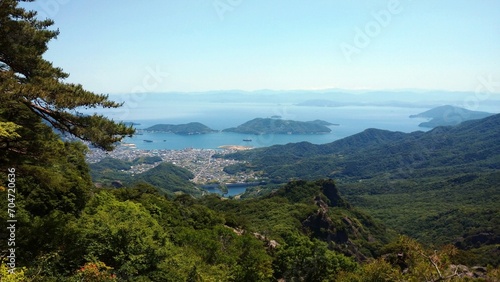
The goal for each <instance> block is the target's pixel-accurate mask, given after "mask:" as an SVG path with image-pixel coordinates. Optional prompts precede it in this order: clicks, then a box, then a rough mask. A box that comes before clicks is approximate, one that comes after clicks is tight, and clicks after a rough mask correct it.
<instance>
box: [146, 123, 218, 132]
mask: <svg viewBox="0 0 500 282" xmlns="http://www.w3.org/2000/svg"><path fill="white" fill-rule="evenodd" d="M144 131H150V132H151V131H153V132H168V133H174V134H179V135H197V134H207V133H214V132H217V130H213V129H211V128H210V127H208V126H206V125H204V124H202V123H199V122H190V123H186V124H155V125H153V126H150V127H148V128H145V129H144Z"/></svg>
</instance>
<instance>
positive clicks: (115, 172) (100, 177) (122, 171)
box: [89, 157, 201, 196]
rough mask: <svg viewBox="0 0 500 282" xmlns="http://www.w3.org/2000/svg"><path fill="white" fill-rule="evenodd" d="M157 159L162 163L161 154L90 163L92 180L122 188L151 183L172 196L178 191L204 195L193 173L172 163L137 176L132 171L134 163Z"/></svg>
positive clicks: (150, 162) (152, 161)
mask: <svg viewBox="0 0 500 282" xmlns="http://www.w3.org/2000/svg"><path fill="white" fill-rule="evenodd" d="M157 162H162V159H161V158H160V157H142V158H137V159H135V160H133V161H124V160H119V159H113V158H109V157H108V158H104V159H102V160H101V161H99V162H97V163H93V164H90V165H89V167H90V169H91V171H90V174H91V176H92V180H93V181H94V182H95V183H98V184H99V185H100V186H103V185H104V186H107V187H110V186H114V187H122V186H124V185H133V184H137V183H148V184H149V185H152V186H154V187H155V188H157V189H159V190H160V191H162V192H163V193H166V194H168V195H170V196H172V195H173V194H175V193H188V194H191V195H198V196H199V195H201V190H199V189H198V188H196V187H195V185H194V184H193V183H192V182H190V181H189V180H190V179H192V178H193V177H194V175H193V173H191V172H190V171H188V170H186V169H184V168H181V167H179V166H176V165H173V164H171V163H167V162H162V163H160V164H158V165H157V166H155V167H154V168H152V169H149V170H147V171H146V172H143V173H140V174H136V175H133V174H131V173H130V172H129V170H130V167H131V166H133V165H138V164H144V163H146V164H152V163H157Z"/></svg>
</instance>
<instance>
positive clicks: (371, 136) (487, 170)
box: [226, 115, 500, 265]
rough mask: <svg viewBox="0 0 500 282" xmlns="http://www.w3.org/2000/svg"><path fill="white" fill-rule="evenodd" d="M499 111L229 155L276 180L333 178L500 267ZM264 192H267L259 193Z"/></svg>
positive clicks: (415, 231) (368, 206)
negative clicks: (424, 127)
mask: <svg viewBox="0 0 500 282" xmlns="http://www.w3.org/2000/svg"><path fill="white" fill-rule="evenodd" d="M499 141H500V115H494V116H491V117H488V118H485V119H482V120H474V121H468V122H464V123H462V124H460V125H457V126H455V127H438V128H435V129H433V130H431V131H429V132H425V133H424V132H414V133H409V134H405V133H399V132H388V131H384V130H377V129H368V130H365V131H364V132H362V133H359V134H356V135H353V136H350V137H347V138H344V139H342V140H339V141H336V142H333V143H330V144H325V145H313V144H309V143H298V144H288V145H283V146H273V147H269V148H262V149H255V150H251V151H246V152H239V153H236V154H233V155H230V156H227V157H228V158H236V159H240V160H246V161H247V162H248V163H247V164H246V165H243V166H242V165H239V167H232V168H231V167H230V168H227V169H226V171H228V172H231V171H235V170H245V169H248V170H254V171H260V172H261V174H262V176H264V177H268V178H269V180H270V181H274V182H278V183H279V182H284V181H288V180H289V179H293V178H302V179H315V178H318V177H332V178H335V179H336V180H337V183H338V186H339V189H340V190H341V191H342V192H343V193H344V194H345V195H346V197H347V198H348V199H349V200H350V201H351V202H352V203H353V204H355V205H356V206H358V207H360V208H362V209H363V210H365V211H367V212H369V213H370V214H371V215H373V216H374V217H375V218H377V219H380V220H382V221H383V222H384V223H386V224H387V225H388V226H390V227H391V228H393V229H395V230H397V231H398V232H402V233H404V234H407V235H409V236H412V237H414V238H418V239H419V240H421V241H422V242H425V243H427V244H438V245H439V244H445V243H452V244H455V245H456V246H459V247H461V248H463V249H467V250H472V252H474V253H475V255H474V256H473V255H471V257H474V258H476V259H478V261H477V263H492V264H495V265H498V263H499V261H500V253H499V252H498V243H499V240H500V239H499V234H500V233H499V232H500V230H499V229H498V226H500V217H499V216H498V214H500V207H499V205H498V203H499V202H500V193H499V189H500V188H499V186H498V184H497V183H498V180H499V177H500V172H499V169H500V142H499ZM261 193H263V191H261Z"/></svg>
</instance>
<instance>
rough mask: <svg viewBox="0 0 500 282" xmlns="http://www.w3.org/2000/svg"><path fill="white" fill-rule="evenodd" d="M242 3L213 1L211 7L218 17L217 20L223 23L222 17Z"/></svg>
mask: <svg viewBox="0 0 500 282" xmlns="http://www.w3.org/2000/svg"><path fill="white" fill-rule="evenodd" d="M242 2H243V0H214V1H213V2H212V5H213V6H214V9H215V11H216V12H217V15H218V16H219V19H220V20H221V21H223V20H224V15H225V14H226V13H227V12H232V11H234V9H236V8H237V7H238V6H239V5H241V3H242Z"/></svg>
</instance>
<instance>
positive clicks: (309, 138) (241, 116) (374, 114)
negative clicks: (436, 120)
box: [123, 103, 428, 150]
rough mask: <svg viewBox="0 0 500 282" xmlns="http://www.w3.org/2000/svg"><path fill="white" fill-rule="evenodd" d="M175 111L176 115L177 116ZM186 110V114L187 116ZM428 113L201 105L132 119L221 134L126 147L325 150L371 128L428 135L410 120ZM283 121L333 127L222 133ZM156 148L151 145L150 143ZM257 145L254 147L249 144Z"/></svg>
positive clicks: (149, 136) (162, 137)
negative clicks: (196, 125) (299, 146)
mask: <svg viewBox="0 0 500 282" xmlns="http://www.w3.org/2000/svg"><path fill="white" fill-rule="evenodd" d="M174 109H175V110H174ZM180 110H184V111H183V114H181V112H180ZM426 110H428V108H404V107H377V106H346V107H304V106H296V105H286V104H262V103H259V104H238V103H234V104H231V103H226V104H210V103H206V104H199V105H191V107H190V108H189V110H187V109H185V108H182V107H177V108H172V111H170V112H169V111H162V112H161V113H157V115H156V116H155V118H152V117H153V116H151V115H150V112H148V114H149V115H148V116H147V118H145V119H143V118H142V117H141V116H137V117H136V118H135V119H128V120H127V121H132V122H136V123H140V125H136V126H135V127H136V128H137V129H144V128H147V127H149V126H152V125H154V124H160V123H163V124H183V123H189V122H201V123H203V124H205V125H207V126H208V127H210V128H212V129H215V130H219V132H215V133H208V134H199V135H177V134H172V133H165V132H147V131H144V132H142V131H141V133H142V135H135V136H133V137H131V138H125V139H124V140H123V142H125V143H133V144H135V145H136V147H137V148H138V149H145V150H154V149H171V150H180V149H185V148H198V149H217V148H219V147H220V146H223V145H242V146H251V147H267V146H272V145H277V144H287V143H296V142H303V141H306V142H310V143H313V144H325V143H329V142H333V141H335V140H339V139H342V138H344V137H347V136H350V135H353V134H356V133H359V132H362V131H363V130H365V129H368V128H378V129H385V130H390V131H401V132H407V133H408V132H413V131H418V130H420V131H426V130H428V129H426V128H422V127H419V126H418V125H419V124H420V123H421V122H422V121H424V120H422V119H414V118H409V116H410V115H413V114H418V113H420V112H423V111H426ZM272 116H279V117H281V118H282V119H288V120H296V121H312V120H316V119H320V120H324V121H328V122H330V123H333V124H338V125H333V126H330V129H331V130H332V131H331V132H330V133H327V134H297V135H296V134H263V135H252V134H239V133H232V132H222V131H220V130H222V129H225V128H229V127H236V126H238V125H240V124H242V123H244V122H247V121H249V120H251V119H254V118H267V117H272ZM145 140H148V141H152V142H148V141H145ZM244 140H251V141H244Z"/></svg>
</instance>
